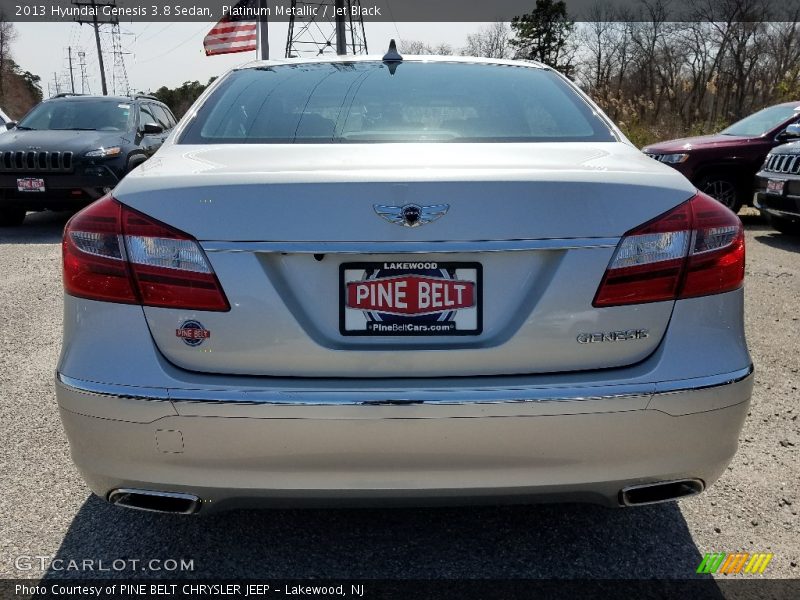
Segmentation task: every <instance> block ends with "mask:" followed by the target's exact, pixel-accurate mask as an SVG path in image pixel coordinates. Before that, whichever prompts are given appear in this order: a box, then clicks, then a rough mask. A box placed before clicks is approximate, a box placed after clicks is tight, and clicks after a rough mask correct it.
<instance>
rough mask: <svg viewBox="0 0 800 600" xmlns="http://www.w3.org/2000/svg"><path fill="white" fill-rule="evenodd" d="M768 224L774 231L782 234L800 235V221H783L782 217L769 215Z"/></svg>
mask: <svg viewBox="0 0 800 600" xmlns="http://www.w3.org/2000/svg"><path fill="white" fill-rule="evenodd" d="M767 222H768V223H769V224H770V225H771V226H772V228H773V229H777V230H778V231H780V232H781V233H786V234H788V235H800V220H797V221H793V220H792V219H783V218H781V217H775V216H773V215H767Z"/></svg>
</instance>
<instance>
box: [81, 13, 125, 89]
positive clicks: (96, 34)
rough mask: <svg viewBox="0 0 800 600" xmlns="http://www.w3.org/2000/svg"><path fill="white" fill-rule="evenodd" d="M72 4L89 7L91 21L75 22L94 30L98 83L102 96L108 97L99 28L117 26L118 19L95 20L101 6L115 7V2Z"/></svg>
mask: <svg viewBox="0 0 800 600" xmlns="http://www.w3.org/2000/svg"><path fill="white" fill-rule="evenodd" d="M72 4H73V5H74V6H77V7H82V6H87V7H91V14H92V20H91V21H84V20H83V19H80V18H77V19H75V22H76V23H79V24H81V25H83V24H84V23H87V24H89V25H91V26H92V27H93V28H94V39H95V43H96V44H97V62H98V64H99V65H100V82H101V85H102V88H103V95H104V96H108V86H107V85H106V70H105V65H104V64H103V47H102V44H101V43H100V26H101V25H116V26H119V19H117V18H116V17H111V18H109V19H106V20H100V19H98V18H97V13H98V12H99V10H98V8H100V7H102V6H110V7H116V6H117V3H116V0H107V1H105V2H102V1H98V0H90V1H89V2H81V1H79V0H72ZM112 12H113V11H112Z"/></svg>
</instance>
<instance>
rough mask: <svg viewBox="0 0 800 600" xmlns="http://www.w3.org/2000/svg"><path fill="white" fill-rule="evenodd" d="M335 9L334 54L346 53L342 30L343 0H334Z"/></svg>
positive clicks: (345, 37)
mask: <svg viewBox="0 0 800 600" xmlns="http://www.w3.org/2000/svg"><path fill="white" fill-rule="evenodd" d="M333 6H334V8H335V9H336V54H338V55H339V56H342V55H344V54H347V36H346V34H345V31H344V0H335V2H334V3H333Z"/></svg>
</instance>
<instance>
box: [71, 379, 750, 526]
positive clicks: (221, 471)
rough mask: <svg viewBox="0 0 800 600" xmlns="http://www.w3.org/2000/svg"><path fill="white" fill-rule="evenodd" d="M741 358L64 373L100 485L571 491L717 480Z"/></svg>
mask: <svg viewBox="0 0 800 600" xmlns="http://www.w3.org/2000/svg"><path fill="white" fill-rule="evenodd" d="M752 385H753V382H752V368H747V369H743V370H739V371H736V372H732V373H727V374H723V375H717V376H713V377H704V378H695V379H688V380H682V381H671V382H666V383H659V384H652V385H649V386H641V385H636V386H619V385H615V386H592V387H588V386H587V387H569V388H567V387H561V388H558V387H550V388H546V389H544V388H540V387H529V388H526V387H514V388H488V387H486V388H483V387H473V388H455V387H454V388H449V389H447V390H443V389H441V388H439V389H421V388H420V389H410V390H405V391H403V392H402V393H398V392H396V391H394V392H391V391H388V392H387V391H375V390H363V389H352V390H350V391H347V390H344V391H343V390H341V389H337V390H335V391H334V390H329V391H326V390H320V389H315V390H308V389H305V390H304V389H300V388H297V389H288V388H287V389H283V390H276V389H271V390H270V391H269V392H268V393H264V394H254V393H253V392H236V391H220V390H211V389H209V390H202V389H194V390H188V389H184V390H174V389H164V388H134V387H131V386H109V385H105V384H94V383H90V382H85V381H78V380H75V379H70V378H68V377H64V376H62V375H59V376H58V378H57V383H56V392H57V398H58V402H59V406H60V410H61V417H62V420H63V423H64V427H65V429H66V432H67V435H68V437H69V440H70V444H71V448H72V456H73V459H74V461H75V463H76V464H77V466H78V468H79V469H80V471H81V473H82V474H83V476H84V478H85V479H86V481H87V482H88V483H89V485H90V487H91V488H92V490H93V491H94V492H95V493H97V494H98V495H100V496H101V497H107V496H108V494H109V492H111V491H113V490H115V489H119V488H135V489H145V490H154V491H161V492H181V493H188V494H192V495H196V496H198V497H199V498H201V499H202V501H203V508H202V512H210V511H212V510H216V509H221V508H230V507H235V506H250V505H294V504H296V503H298V502H300V503H311V504H314V503H322V504H337V503H355V502H358V503H361V502H380V503H384V502H395V501H399V502H410V503H426V504H428V503H453V502H456V501H458V502H462V501H481V500H483V501H487V500H491V501H498V500H509V499H510V500H512V501H518V502H527V501H536V500H556V501H561V500H577V501H590V502H597V503H601V504H606V505H611V506H618V505H619V491H620V489H622V488H624V487H627V486H629V485H635V484H638V483H645V482H654V481H665V480H675V479H682V478H697V479H701V480H702V481H703V482H704V483H705V484H706V486H707V485H710V484H711V483H712V482H713V481H715V480H716V479H717V478H718V477H719V476H720V474H721V473H722V472H723V470H724V469H725V467H726V465H727V464H728V462H729V461H730V459H731V457H732V456H733V454H734V453H735V451H736V447H737V440H738V434H739V431H740V429H741V426H742V423H743V421H744V418H745V416H746V414H747V407H748V403H749V399H750V394H751V390H752Z"/></svg>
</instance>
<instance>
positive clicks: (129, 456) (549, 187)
mask: <svg viewBox="0 0 800 600" xmlns="http://www.w3.org/2000/svg"><path fill="white" fill-rule="evenodd" d="M744 254H745V252H744V238H743V231H742V225H741V223H740V221H739V219H738V218H737V217H736V216H735V215H734V214H733V213H731V212H730V211H729V210H728V209H726V208H725V207H724V206H722V205H721V204H719V203H718V202H716V201H715V200H713V199H711V198H710V197H708V196H705V195H703V194H702V193H698V191H697V190H696V189H695V188H694V187H693V186H692V185H691V184H690V183H689V182H688V181H687V180H686V179H685V178H684V177H683V176H682V175H680V174H679V173H678V172H676V171H675V170H674V169H671V168H670V167H668V166H666V165H663V164H659V163H658V162H656V161H653V160H651V159H650V158H648V157H647V156H645V155H644V154H642V153H640V152H639V151H638V150H637V149H636V148H634V147H633V146H632V145H631V144H630V143H629V142H628V141H627V140H626V139H625V137H624V136H623V135H622V133H620V131H619V130H618V129H617V128H616V127H615V126H614V125H613V123H612V122H611V121H610V120H609V119H608V118H607V117H606V116H605V115H603V113H602V112H601V111H600V109H599V108H598V107H597V106H595V105H594V104H593V103H592V102H591V101H590V100H589V99H588V98H587V97H586V96H585V95H584V94H583V93H582V92H580V91H579V90H578V89H577V88H576V87H575V86H574V85H573V84H572V83H570V82H569V81H568V80H567V79H565V78H564V77H562V76H561V75H559V74H558V73H556V72H554V71H552V70H550V69H548V68H546V67H543V66H541V65H538V64H534V63H527V62H515V61H497V60H482V59H461V58H453V57H444V58H419V57H405V58H403V57H400V56H399V55H397V54H396V53H390V54H388V55H386V56H385V57H377V58H375V57H372V58H351V57H338V58H333V59H315V60H303V59H293V60H287V61H272V62H257V63H253V64H250V65H247V66H245V67H242V68H239V69H236V70H234V71H232V72H230V73H228V74H227V75H225V76H224V77H222V78H220V79H219V80H218V81H216V82H215V83H214V84H213V85H212V86H211V87H210V88H209V90H207V91H206V93H205V94H204V95H203V96H202V97H201V98H200V99H199V100H198V102H197V103H196V105H195V106H194V107H193V108H192V109H191V110H190V111H189V113H188V114H187V115H186V117H184V119H183V120H182V121H181V123H180V124H179V126H178V127H177V128H176V130H175V132H173V134H172V135H171V136H170V138H169V139H168V140H167V142H166V143H165V144H164V146H163V147H162V148H161V150H159V152H158V153H157V154H156V155H155V156H154V158H152V159H151V160H149V161H148V162H147V163H145V164H144V165H143V166H142V167H140V168H138V169H136V170H135V171H134V172H132V173H131V174H130V175H129V176H128V177H126V178H125V179H124V180H123V181H122V182H121V183H120V184H119V185H118V186H117V187H116V189H114V190H113V192H112V193H111V195H108V196H106V197H104V198H103V199H101V200H99V201H97V202H96V203H94V204H92V205H91V206H89V207H88V208H86V209H85V210H83V211H82V212H80V213H78V214H77V215H76V216H75V217H73V218H72V219H71V220H70V221H69V223H68V224H67V226H66V229H65V233H64V243H63V255H64V288H65V318H64V345H63V352H62V356H61V359H60V363H59V366H58V373H57V382H56V387H57V396H58V402H59V406H60V410H61V416H62V419H63V422H64V426H65V428H66V431H67V434H68V437H69V440H70V444H71V447H72V456H73V458H74V460H75V462H76V464H77V465H78V467H79V469H80V471H81V473H82V474H83V476H84V478H85V479H86V481H87V482H88V483H89V485H90V487H91V488H92V490H93V491H94V492H95V493H97V494H98V495H100V496H101V497H103V498H107V499H108V500H109V501H111V502H114V503H116V504H119V505H125V506H129V507H134V508H142V509H150V510H161V511H168V512H183V513H190V512H196V511H200V512H203V513H205V512H210V511H212V510H215V509H219V508H226V507H234V506H244V505H267V506H269V505H281V504H296V503H300V502H307V503H323V504H326V505H331V504H335V503H364V502H366V503H374V502H378V503H381V502H392V501H402V502H411V503H435V502H444V503H452V502H461V501H480V500H483V501H492V502H493V501H500V500H503V501H508V500H511V501H533V500H579V501H590V502H599V503H603V504H606V505H614V506H619V505H635V504H645V503H650V502H658V501H663V500H670V499H675V498H679V497H682V496H688V495H692V494H695V493H698V492H700V491H702V490H703V489H704V488H705V487H706V486H708V485H710V484H711V483H712V482H714V481H715V480H716V479H717V478H718V477H719V476H720V474H721V473H722V472H723V470H724V469H725V467H726V465H727V464H728V462H729V461H730V459H731V457H732V456H733V454H734V452H735V451H736V445H737V436H738V433H739V431H740V428H741V426H742V422H743V420H744V418H745V415H746V414H747V407H748V403H749V398H750V392H751V388H752V364H751V360H750V356H749V354H748V351H747V346H746V343H745V338H744V332H743V311H742V304H743V289H742V283H743V277H744V260H745V256H744Z"/></svg>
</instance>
